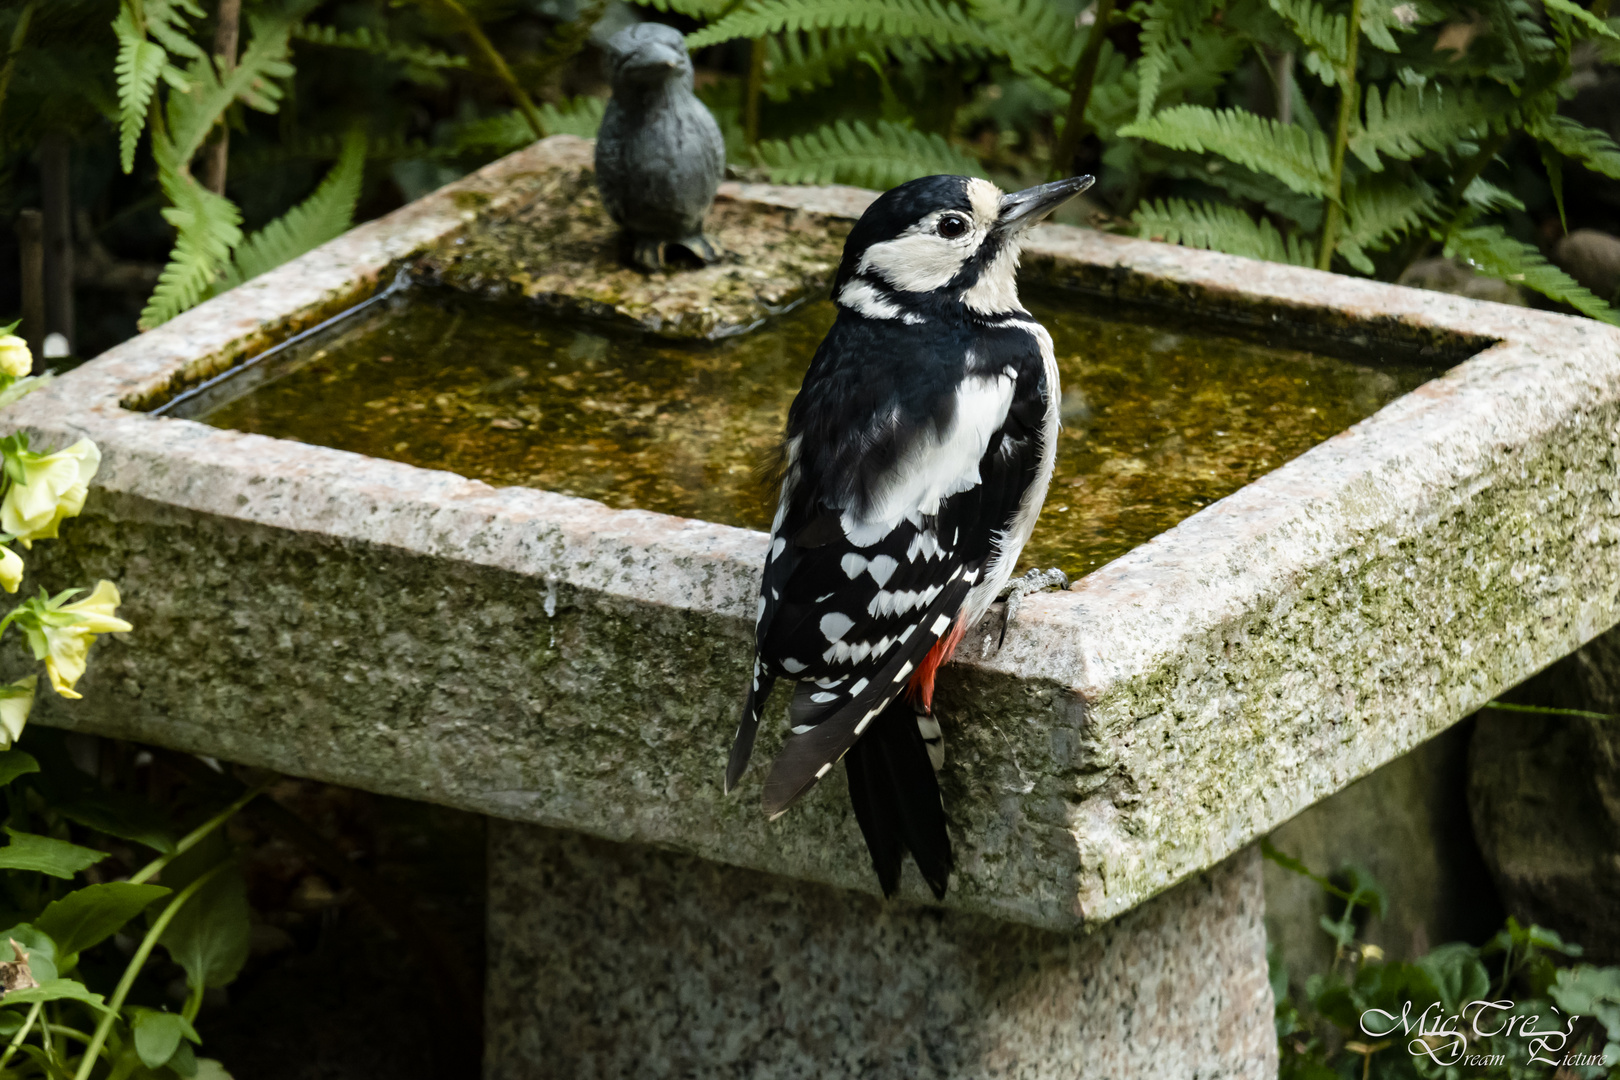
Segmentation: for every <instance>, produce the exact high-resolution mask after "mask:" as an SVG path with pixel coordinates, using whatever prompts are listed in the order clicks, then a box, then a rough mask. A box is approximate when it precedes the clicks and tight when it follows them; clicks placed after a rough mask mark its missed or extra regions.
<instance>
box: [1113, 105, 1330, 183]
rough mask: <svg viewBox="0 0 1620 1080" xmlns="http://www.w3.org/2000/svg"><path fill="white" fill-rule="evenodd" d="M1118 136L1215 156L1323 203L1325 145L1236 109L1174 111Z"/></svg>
mask: <svg viewBox="0 0 1620 1080" xmlns="http://www.w3.org/2000/svg"><path fill="white" fill-rule="evenodd" d="M1119 134H1120V135H1121V136H1124V137H1126V138H1135V139H1146V140H1148V141H1149V142H1155V143H1158V144H1159V145H1161V146H1168V147H1170V148H1171V149H1172V150H1188V151H1191V152H1193V153H1195V154H1201V153H1205V152H1209V153H1216V154H1220V155H1221V156H1222V157H1225V158H1230V159H1231V160H1233V161H1235V162H1237V163H1238V164H1240V165H1246V166H1248V167H1249V168H1251V169H1253V170H1255V171H1256V172H1263V173H1267V174H1269V175H1271V176H1274V177H1276V178H1277V179H1278V180H1281V181H1282V182H1283V183H1285V184H1287V185H1288V186H1289V187H1291V188H1293V189H1294V190H1295V191H1297V192H1300V193H1301V194H1303V195H1317V196H1322V197H1326V195H1327V191H1328V187H1329V185H1330V183H1331V181H1332V176H1333V170H1332V166H1331V165H1330V164H1329V153H1328V143H1327V139H1325V138H1323V137H1322V136H1321V135H1320V134H1313V133H1311V132H1308V131H1306V130H1305V129H1304V128H1301V127H1298V126H1297V125H1291V124H1279V123H1278V122H1277V121H1275V120H1273V119H1271V118H1269V117H1264V116H1256V115H1254V114H1253V113H1249V112H1243V111H1242V110H1239V109H1223V110H1220V111H1219V112H1217V111H1215V110H1213V109H1206V108H1204V107H1203V106H1201V105H1177V106H1175V107H1174V108H1171V109H1165V110H1164V111H1163V112H1160V113H1158V114H1157V115H1155V116H1154V117H1152V118H1151V119H1149V120H1147V121H1142V122H1137V123H1134V124H1126V125H1125V126H1123V127H1121V128H1120V129H1119Z"/></svg>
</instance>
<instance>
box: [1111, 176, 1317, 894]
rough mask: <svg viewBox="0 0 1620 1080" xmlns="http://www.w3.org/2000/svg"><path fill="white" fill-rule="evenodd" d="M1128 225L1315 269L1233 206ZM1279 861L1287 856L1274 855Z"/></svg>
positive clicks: (1177, 211)
mask: <svg viewBox="0 0 1620 1080" xmlns="http://www.w3.org/2000/svg"><path fill="white" fill-rule="evenodd" d="M1131 221H1132V222H1133V223H1134V224H1135V225H1136V235H1138V236H1141V237H1144V238H1150V239H1157V240H1163V241H1165V242H1167V243H1171V244H1182V245H1185V246H1186V247H1194V248H1204V249H1206V250H1209V251H1224V252H1226V253H1227V254H1228V255H1243V256H1246V257H1248V258H1251V259H1266V260H1268V261H1270V262H1280V263H1291V264H1293V265H1295V266H1314V265H1315V264H1316V258H1315V251H1314V245H1312V243H1311V242H1310V240H1308V239H1306V238H1303V237H1300V236H1296V235H1290V236H1287V237H1284V236H1283V234H1282V233H1280V232H1278V231H1277V227H1276V226H1275V225H1273V224H1272V223H1271V222H1269V221H1266V220H1264V219H1261V220H1260V221H1259V222H1256V221H1255V220H1254V219H1253V218H1251V217H1250V216H1249V215H1248V214H1246V213H1244V212H1243V211H1242V210H1240V209H1238V208H1237V207H1235V206H1227V205H1224V204H1221V203H1206V202H1190V201H1187V200H1184V199H1165V200H1164V201H1163V202H1158V203H1156V202H1152V201H1148V202H1144V203H1143V204H1142V205H1141V207H1139V208H1138V209H1137V210H1136V212H1135V213H1133V214H1132V215H1131ZM1279 858H1283V859H1286V858H1287V856H1284V855H1280V853H1279ZM1285 865H1286V864H1285ZM1292 868H1293V867H1290V869H1292Z"/></svg>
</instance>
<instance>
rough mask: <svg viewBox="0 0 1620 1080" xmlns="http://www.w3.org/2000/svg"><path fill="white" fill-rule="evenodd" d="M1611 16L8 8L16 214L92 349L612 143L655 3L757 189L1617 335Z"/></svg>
mask: <svg viewBox="0 0 1620 1080" xmlns="http://www.w3.org/2000/svg"><path fill="white" fill-rule="evenodd" d="M1587 2H1588V3H1590V6H1583V4H1582V2H1581V0H1466V2H1463V0H644V3H643V5H642V6H641V7H634V6H632V5H629V4H625V3H622V2H617V0H613V2H609V0H32V2H23V0H5V2H4V4H3V5H0V43H4V44H5V45H6V55H5V58H4V64H3V67H0V212H3V214H4V216H5V217H6V218H7V219H10V220H16V221H18V222H19V227H20V228H21V229H22V230H23V232H25V233H26V231H27V226H26V221H27V218H28V215H26V214H23V213H22V212H23V211H25V210H27V209H30V208H34V207H40V206H44V207H45V216H44V231H45V234H46V248H47V257H48V259H50V260H56V261H57V262H59V261H60V259H61V258H62V257H63V256H62V255H61V253H60V252H59V251H58V249H59V248H60V247H62V246H63V245H65V246H66V247H67V248H69V249H70V250H69V251H68V252H67V255H66V257H67V258H68V259H69V261H70V264H71V267H72V273H71V280H72V292H73V294H74V297H75V298H76V300H77V303H76V304H71V310H70V311H69V312H67V313H66V315H65V316H64V313H63V311H62V302H61V301H60V300H59V299H57V298H55V297H47V301H48V302H49V305H50V307H51V313H50V321H53V322H54V324H55V325H53V327H52V328H53V329H60V330H62V331H63V333H64V336H65V337H66V338H67V339H69V340H68V342H67V347H68V349H70V351H71V352H72V353H73V354H75V355H78V356H90V355H94V354H95V353H97V352H99V351H100V350H101V349H104V348H106V347H108V346H110V345H112V344H115V343H116V342H118V341H120V340H122V339H124V338H126V337H128V336H129V335H130V334H132V333H134V332H135V331H136V329H137V323H139V325H140V326H142V327H149V326H153V325H156V324H158V323H160V322H162V321H164V320H165V319H167V318H170V317H172V316H173V315H174V314H176V313H177V312H179V311H181V310H184V309H185V308H186V307H189V306H191V305H192V304H195V303H197V302H200V301H201V300H202V299H205V298H206V297H208V296H210V295H213V294H214V293H217V292H219V291H221V290H223V289H225V288H228V287H229V286H231V285H233V284H235V283H237V282H239V281H242V280H246V279H247V278H250V277H252V276H253V275H255V274H257V273H260V272H262V271H264V270H266V269H269V268H270V267H272V266H275V265H277V264H278V263H280V262H282V261H285V260H286V259H288V258H291V257H294V256H296V255H298V254H300V253H302V252H303V251H306V250H309V249H310V248H311V247H314V246H315V245H317V244H319V243H321V242H323V241H325V240H326V239H329V238H330V237H332V236H335V235H337V234H338V233H339V232H341V231H343V230H344V229H345V228H347V227H348V226H349V225H350V224H351V223H352V222H353V221H356V220H364V219H366V218H370V217H374V216H377V215H379V214H381V213H385V212H387V211H388V210H390V209H392V208H394V207H397V206H399V205H402V204H403V203H405V202H407V201H409V200H411V199H414V198H416V197H418V196H420V195H422V194H424V193H426V192H428V191H430V190H432V189H433V188H435V187H437V186H439V185H440V184H443V183H445V182H447V181H449V180H451V179H454V178H455V177H457V176H459V175H462V174H463V173H465V172H467V171H469V170H471V169H474V168H476V167H478V166H479V165H481V164H483V163H485V162H488V161H490V160H492V159H493V158H495V157H497V156H499V155H501V154H503V153H506V152H509V151H511V150H513V149H516V148H518V147H520V146H522V145H525V144H526V143H528V142H530V141H532V140H533V139H535V138H537V137H539V136H543V135H550V134H555V133H559V132H570V133H575V134H581V135H590V134H592V133H593V132H594V130H595V127H596V124H597V123H598V121H599V120H600V117H601V112H602V107H603V101H604V98H605V95H606V92H607V88H606V85H605V83H604V81H603V79H602V75H601V71H600V51H599V45H600V42H601V41H603V40H605V38H606V37H607V36H609V35H611V34H612V33H613V32H615V31H616V30H618V29H620V28H622V27H623V26H625V25H628V23H629V22H630V21H632V20H634V19H638V18H656V19H660V20H663V21H666V22H670V23H672V24H674V25H677V26H678V27H680V28H681V29H682V30H683V31H685V32H687V33H688V34H689V35H690V36H689V38H688V41H689V44H690V46H691V48H692V49H693V52H694V59H695V62H696V66H697V82H698V89H699V93H700V94H701V95H702V96H703V98H704V100H705V101H706V102H707V103H708V104H709V106H710V108H711V109H712V110H713V111H714V112H715V114H716V116H717V117H718V118H719V120H720V122H721V125H722V128H723V130H724V131H725V133H726V138H727V143H728V147H729V154H730V158H731V162H732V166H733V172H734V175H738V176H740V177H743V178H746V179H769V180H773V181H777V182H804V183H831V182H836V183H852V184H860V185H863V186H869V187H879V188H881V187H887V186H890V185H892V184H895V183H899V182H901V181H903V180H906V179H908V178H910V177H913V176H918V175H924V174H927V173H933V172H964V173H977V174H980V175H987V176H989V177H991V178H992V179H994V180H996V181H997V182H998V183H1001V184H1003V185H1004V186H1022V185H1025V184H1028V183H1031V182H1035V181H1038V180H1041V179H1045V178H1047V177H1050V176H1054V175H1059V174H1068V173H1074V172H1081V171H1087V172H1095V173H1097V174H1098V176H1099V183H1098V185H1097V187H1096V189H1094V192H1093V193H1092V194H1091V196H1090V197H1089V198H1088V199H1087V200H1086V201H1084V202H1083V203H1080V204H1079V205H1077V206H1074V207H1071V208H1069V209H1068V210H1067V211H1066V213H1067V218H1066V220H1069V221H1070V222H1072V223H1077V224H1088V225H1091V226H1092V227H1096V228H1102V229H1107V230H1110V231H1115V232H1120V233H1125V234H1130V235H1135V236H1140V237H1145V238H1152V239H1159V240H1165V241H1170V242H1175V243H1182V244H1186V245H1190V246H1196V247H1203V248H1212V249H1216V250H1221V251H1226V252H1231V253H1235V254H1241V255H1249V256H1253V257H1257V258H1263V259H1270V260H1274V261H1278V262H1286V263H1294V264H1299V265H1306V266H1316V267H1321V268H1324V269H1332V270H1336V271H1340V272H1344V273H1349V274H1356V275H1363V276H1370V277H1376V278H1379V279H1382V280H1386V281H1396V280H1404V281H1408V282H1413V283H1417V284H1427V285H1431V286H1436V287H1442V288H1448V289H1452V290H1454V291H1462V292H1467V293H1469V294H1471V295H1480V296H1487V297H1489V298H1493V299H1506V300H1509V301H1511V302H1534V303H1539V304H1543V305H1551V306H1560V307H1563V308H1565V309H1573V310H1577V311H1580V312H1583V313H1585V314H1587V315H1590V316H1593V317H1596V318H1601V319H1605V320H1610V321H1614V320H1615V318H1616V315H1615V312H1614V310H1613V309H1612V308H1611V307H1610V306H1609V305H1610V302H1611V301H1613V300H1614V299H1615V295H1614V294H1615V286H1616V285H1617V284H1620V239H1616V238H1615V237H1614V236H1613V235H1611V234H1613V233H1615V232H1617V231H1620V147H1617V146H1616V144H1615V142H1614V140H1613V137H1612V135H1613V133H1615V132H1616V131H1617V130H1620V74H1617V73H1616V70H1615V67H1614V66H1613V65H1614V63H1615V62H1616V61H1617V60H1620V19H1612V20H1611V19H1610V18H1609V13H1608V10H1607V7H1608V3H1609V0H1587ZM35 220H38V219H35ZM53 222H54V224H53ZM53 229H54V235H56V236H57V237H58V240H59V243H58V244H57V247H55V248H53V247H52V246H51V243H50V240H51V236H52V235H53ZM18 242H19V241H18V240H17V238H16V235H15V234H14V233H13V231H12V230H5V231H4V232H0V317H5V318H9V317H11V315H10V314H8V313H22V314H24V315H25V316H26V314H27V312H26V311H24V310H23V309H24V307H25V298H24V297H23V295H22V292H21V289H20V286H19V277H18V270H17V269H16V268H17V266H18V257H19V252H18V248H17V245H18ZM47 269H49V268H47ZM49 277H50V275H49V273H47V278H49ZM64 318H65V319H66V321H65V322H64ZM24 329H25V331H26V330H28V327H27V326H26V325H25V327H24ZM36 340H37V339H36ZM54 351H55V352H56V353H58V354H60V353H61V352H63V351H64V350H63V346H62V344H58V345H57V346H55V348H54Z"/></svg>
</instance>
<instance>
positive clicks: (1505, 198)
mask: <svg viewBox="0 0 1620 1080" xmlns="http://www.w3.org/2000/svg"><path fill="white" fill-rule="evenodd" d="M1462 199H1463V202H1464V203H1465V204H1467V205H1468V206H1471V207H1473V208H1474V209H1475V210H1477V211H1479V212H1480V213H1482V214H1495V213H1500V212H1501V211H1503V210H1523V209H1524V203H1523V202H1522V201H1520V199H1519V198H1518V196H1516V195H1514V194H1513V193H1512V192H1511V191H1506V190H1504V189H1502V188H1499V187H1497V186H1496V185H1495V184H1493V183H1491V182H1490V181H1489V180H1486V179H1485V178H1484V177H1482V176H1476V177H1474V178H1473V179H1472V180H1470V181H1469V182H1468V186H1467V187H1466V188H1463V193H1462Z"/></svg>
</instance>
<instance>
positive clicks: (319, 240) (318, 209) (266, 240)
mask: <svg viewBox="0 0 1620 1080" xmlns="http://www.w3.org/2000/svg"><path fill="white" fill-rule="evenodd" d="M365 168H366V140H365V137H364V136H362V135H358V134H356V135H351V136H349V137H348V139H347V140H345V142H344V145H343V156H342V157H340V158H338V161H337V164H336V165H333V166H332V171H331V172H329V173H327V174H326V179H324V180H322V181H321V183H320V186H319V187H317V188H316V189H315V193H314V194H313V195H311V196H310V197H309V198H307V199H305V200H304V201H303V202H301V203H299V204H298V205H297V206H295V207H293V208H292V209H291V210H288V211H287V212H286V213H285V214H282V215H281V216H280V217H278V218H276V219H275V220H274V221H272V222H270V223H269V224H268V225H266V226H265V227H264V228H262V229H260V230H259V231H258V232H256V233H254V234H253V235H252V236H250V237H248V238H247V240H246V241H245V242H244V243H243V244H242V245H241V246H240V247H238V248H237V249H236V255H235V257H234V258H233V259H232V260H231V265H230V268H229V269H227V270H226V271H225V273H224V274H223V275H222V276H221V277H220V279H219V281H218V282H217V283H216V284H215V285H214V287H213V290H212V291H213V292H215V293H221V292H224V291H225V290H227V289H231V288H235V287H236V286H237V285H240V284H241V283H242V282H244V281H250V280H252V279H253V278H256V277H258V276H259V275H260V274H262V273H265V272H266V271H268V270H274V269H275V268H276V267H278V266H280V265H281V264H282V263H286V262H291V261H292V260H294V259H296V258H298V256H300V255H302V254H304V253H305V252H306V251H313V250H315V249H316V248H318V247H320V246H321V245H322V244H324V243H326V242H327V241H328V240H331V239H333V238H334V237H338V236H342V235H343V234H344V233H345V232H348V231H349V226H350V225H352V224H353V223H354V207H355V204H356V203H357V202H359V201H360V180H361V178H362V177H363V176H364V175H365Z"/></svg>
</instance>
